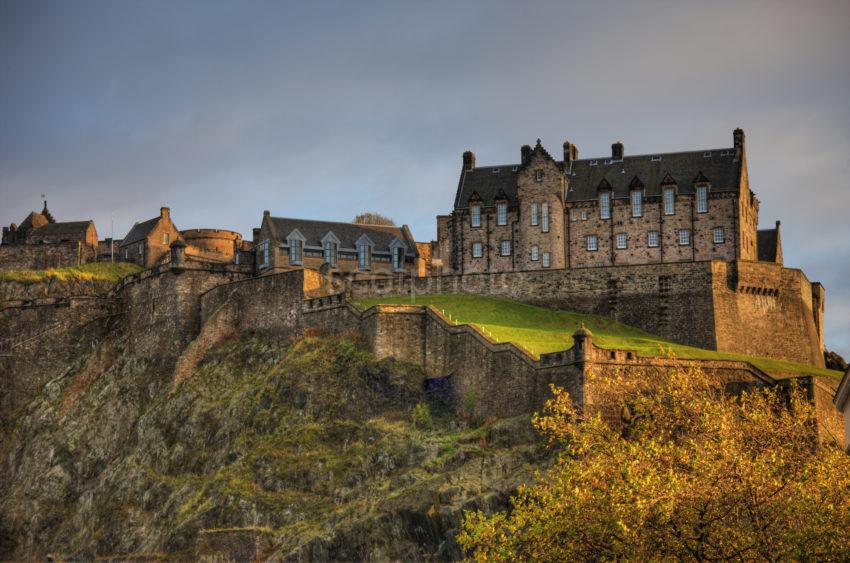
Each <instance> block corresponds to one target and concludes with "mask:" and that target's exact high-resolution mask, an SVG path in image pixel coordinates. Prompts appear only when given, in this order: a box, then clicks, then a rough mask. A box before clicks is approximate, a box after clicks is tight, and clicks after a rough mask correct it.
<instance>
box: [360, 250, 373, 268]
mask: <svg viewBox="0 0 850 563" xmlns="http://www.w3.org/2000/svg"><path fill="white" fill-rule="evenodd" d="M357 266H358V268H360V269H361V270H368V269H369V268H371V267H372V247H371V245H369V244H358V245H357Z"/></svg>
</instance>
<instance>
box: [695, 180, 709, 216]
mask: <svg viewBox="0 0 850 563" xmlns="http://www.w3.org/2000/svg"><path fill="white" fill-rule="evenodd" d="M697 213H708V186H697Z"/></svg>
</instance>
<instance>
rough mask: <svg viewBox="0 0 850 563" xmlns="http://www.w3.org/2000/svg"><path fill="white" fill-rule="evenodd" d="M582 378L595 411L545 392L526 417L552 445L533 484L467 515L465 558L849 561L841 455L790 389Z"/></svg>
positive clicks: (846, 482) (702, 378)
mask: <svg viewBox="0 0 850 563" xmlns="http://www.w3.org/2000/svg"><path fill="white" fill-rule="evenodd" d="M588 383H589V385H591V386H593V387H595V388H596V389H598V398H597V400H595V404H597V405H598V406H600V407H601V408H600V409H598V410H596V409H594V413H593V414H582V413H581V412H579V411H578V409H577V408H576V405H575V404H574V403H573V402H572V400H571V398H570V397H569V396H568V394H567V393H566V392H565V391H563V390H560V389H554V398H553V399H551V400H550V401H549V402H548V403H547V405H546V409H545V412H544V414H543V415H542V416H537V417H535V421H534V423H535V426H536V428H537V429H538V430H539V431H540V432H542V433H543V434H544V435H545V436H547V437H548V439H549V441H550V442H551V443H552V444H555V445H558V446H560V447H562V448H563V451H562V453H561V454H560V455H559V457H558V460H557V462H556V464H555V465H554V466H553V467H552V468H550V469H548V470H547V471H546V472H545V473H543V474H542V475H541V476H540V477H541V479H540V481H539V484H537V485H534V486H530V487H527V488H521V489H520V490H519V492H518V494H517V495H516V496H515V497H514V498H513V499H512V510H510V511H509V512H506V513H496V514H493V515H492V516H485V515H484V514H483V513H481V512H472V513H469V514H467V516H466V518H465V522H464V531H463V533H462V534H461V536H460V537H459V542H460V543H461V545H463V546H464V548H466V549H467V550H469V552H470V553H471V555H472V556H473V558H475V559H482V560H484V559H493V560H502V561H507V560H550V561H554V560H558V561H571V560H591V559H592V560H596V559H605V560H609V559H634V560H645V559H653V560H654V559H697V560H707V559H744V560H751V559H764V560H784V559H829V560H847V559H848V558H850V541H848V538H847V530H850V456H847V455H846V454H844V453H843V452H842V451H841V450H840V448H838V447H836V446H835V445H834V444H832V443H828V444H818V442H817V438H816V436H815V433H814V429H815V427H816V424H815V415H814V412H813V408H812V406H811V405H810V403H809V402H808V401H807V400H806V399H805V397H804V396H803V393H802V392H801V391H799V390H794V391H792V392H791V394H790V398H789V397H788V396H787V395H785V396H783V395H782V394H780V393H779V392H774V391H761V390H760V391H752V392H747V393H744V394H743V395H742V396H740V397H734V396H730V395H728V394H726V393H724V392H723V389H722V386H721V385H720V384H719V383H717V382H715V381H713V380H711V379H710V378H709V377H708V376H706V375H705V374H703V373H701V372H700V371H698V370H696V369H691V370H679V371H673V372H671V373H670V374H668V376H667V377H666V378H664V379H663V380H662V381H658V380H657V379H656V380H655V381H648V378H646V379H644V380H626V379H623V378H614V380H608V381H605V380H601V379H600V378H591V379H590V380H589V382H588ZM589 412H590V411H588V413H589ZM600 413H607V415H606V416H603V415H602V414H600ZM612 414H613V415H614V416H612Z"/></svg>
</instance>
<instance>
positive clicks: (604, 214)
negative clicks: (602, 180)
mask: <svg viewBox="0 0 850 563" xmlns="http://www.w3.org/2000/svg"><path fill="white" fill-rule="evenodd" d="M599 218H600V219H610V218H611V192H609V191H604V192H599Z"/></svg>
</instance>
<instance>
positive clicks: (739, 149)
mask: <svg viewBox="0 0 850 563" xmlns="http://www.w3.org/2000/svg"><path fill="white" fill-rule="evenodd" d="M732 140H733V141H734V145H733V146H734V147H735V158H741V156H742V155H743V154H744V130H743V129H741V128H740V127H738V128H737V129H735V130H734V131H733V132H732Z"/></svg>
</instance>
